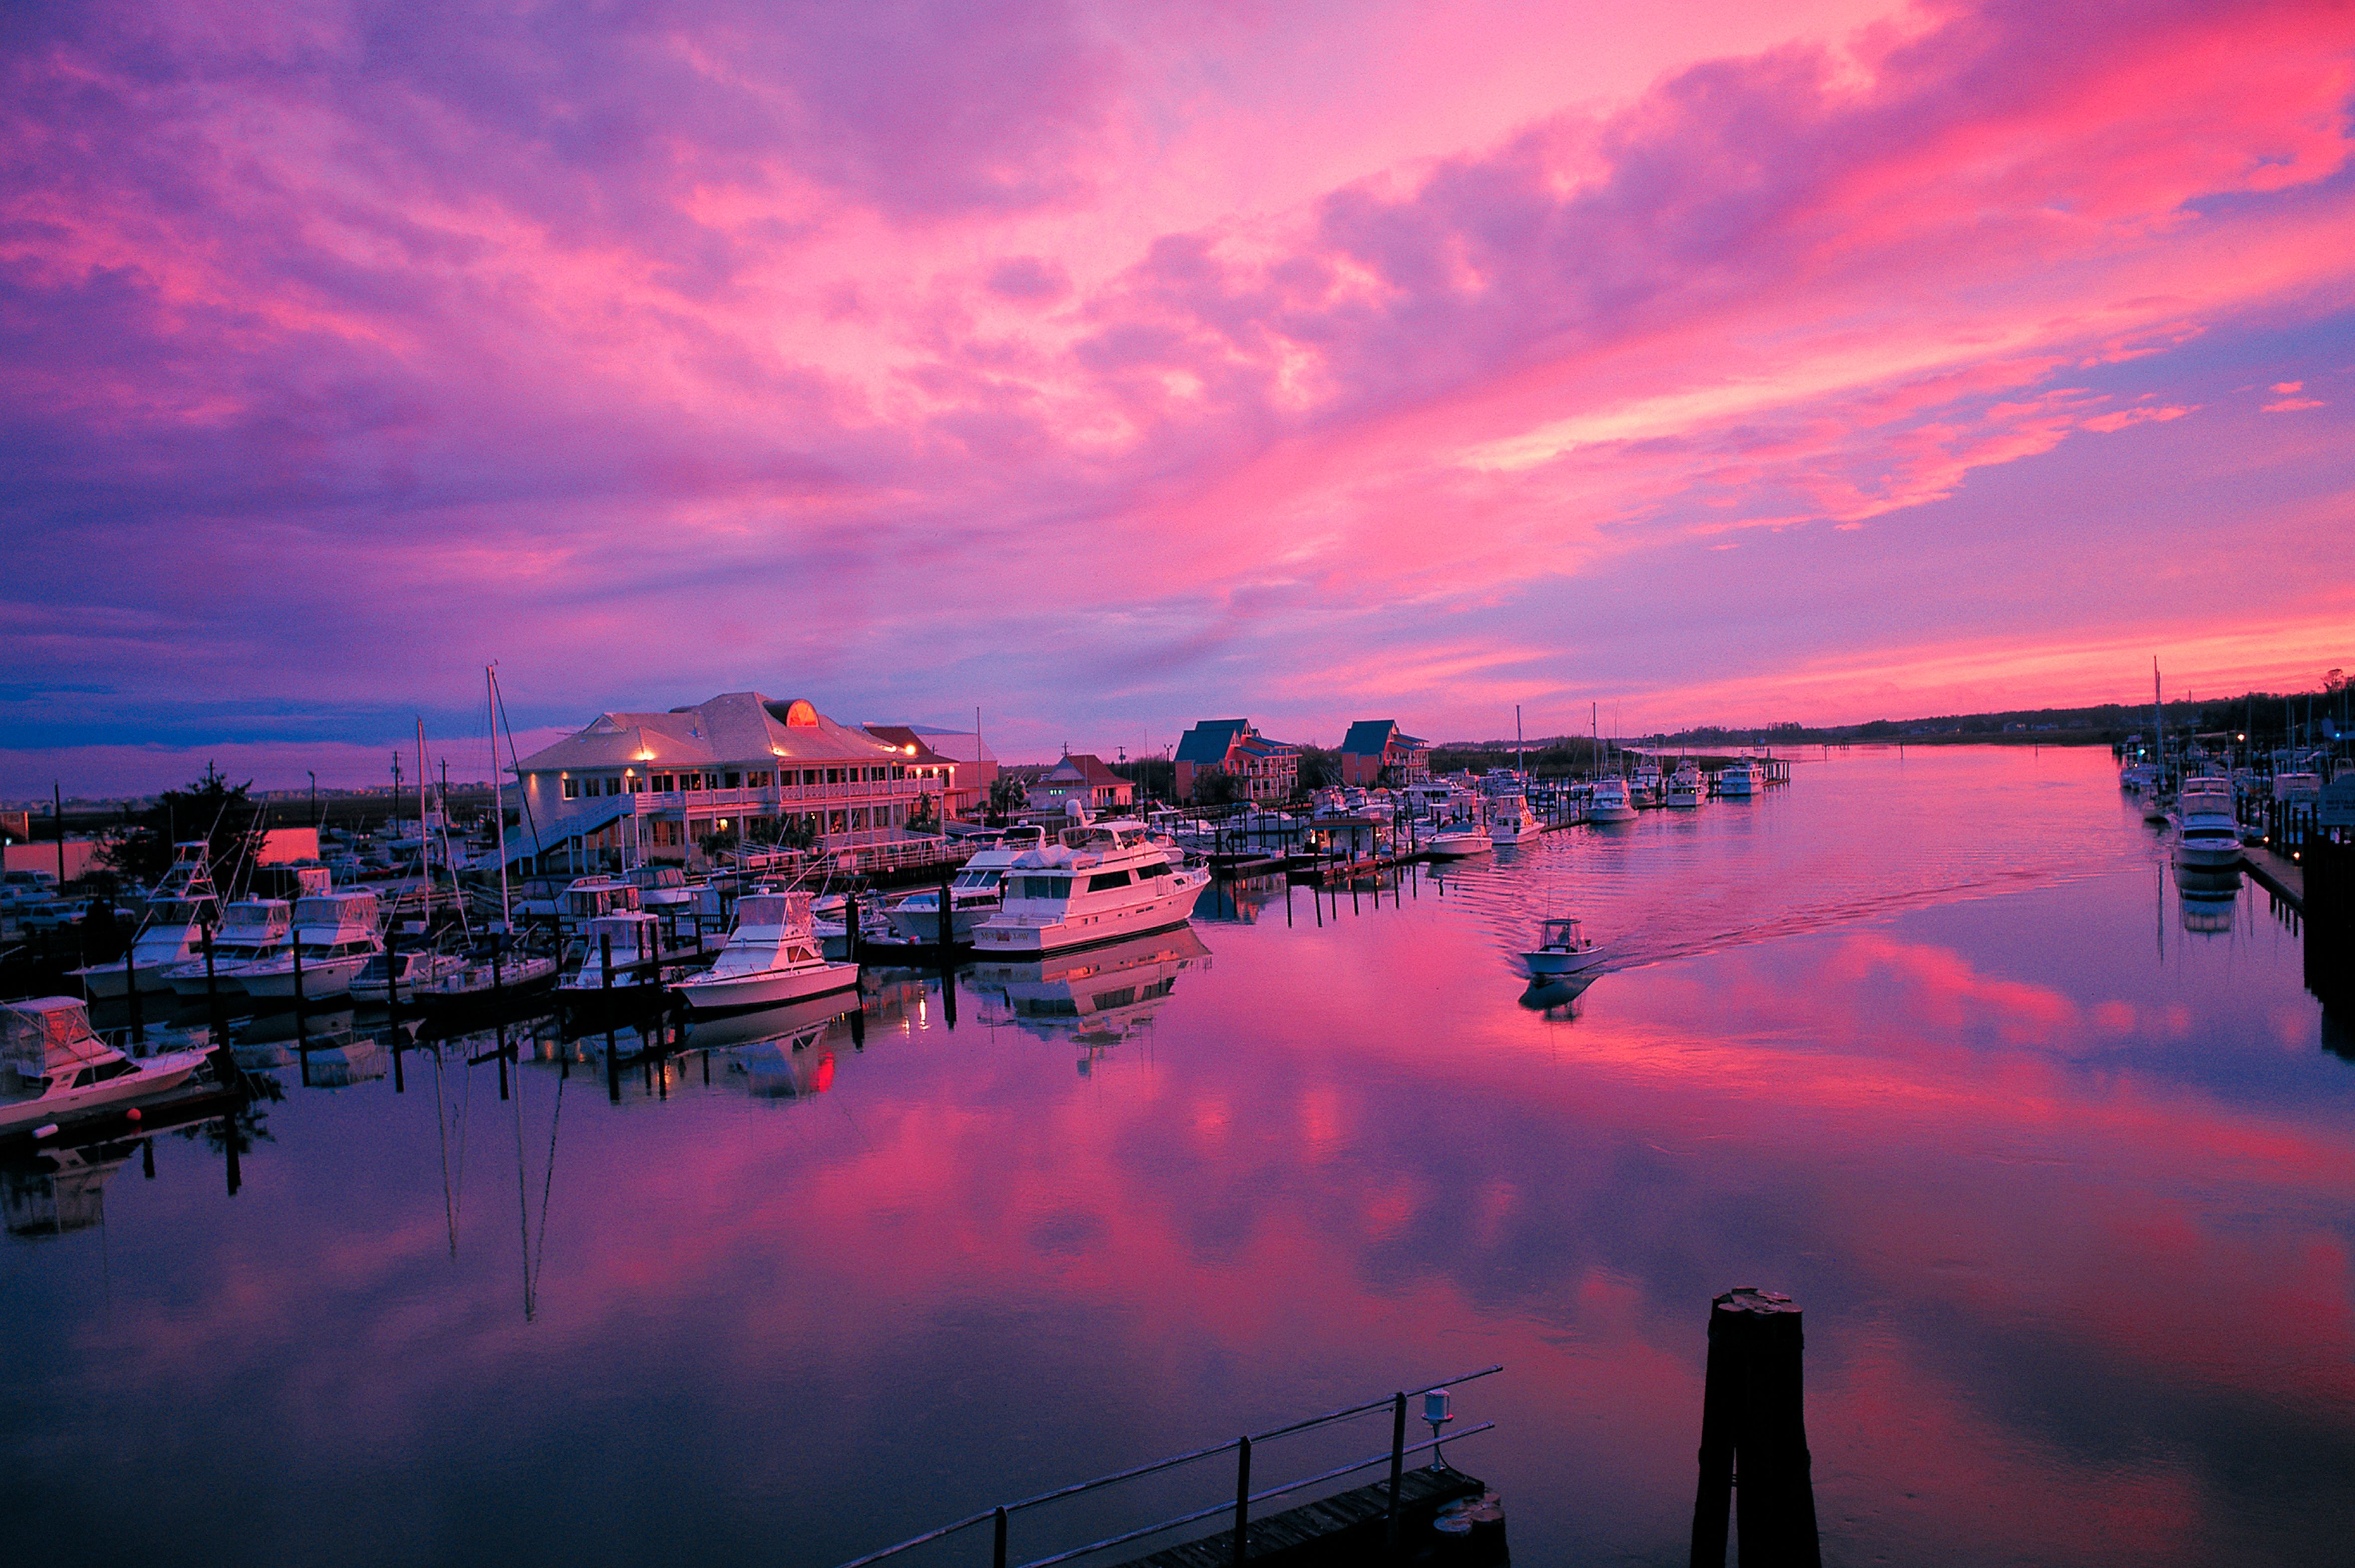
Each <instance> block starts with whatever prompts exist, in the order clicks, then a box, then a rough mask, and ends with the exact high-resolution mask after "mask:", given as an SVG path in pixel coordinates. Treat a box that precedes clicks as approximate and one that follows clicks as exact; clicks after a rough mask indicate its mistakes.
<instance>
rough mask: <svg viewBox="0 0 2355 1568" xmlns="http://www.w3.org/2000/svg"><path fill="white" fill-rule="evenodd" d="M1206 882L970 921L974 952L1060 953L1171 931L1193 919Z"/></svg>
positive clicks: (995, 955)
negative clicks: (1101, 904)
mask: <svg viewBox="0 0 2355 1568" xmlns="http://www.w3.org/2000/svg"><path fill="white" fill-rule="evenodd" d="M1209 885H1210V880H1209V878H1208V877H1204V878H1202V879H1201V880H1199V881H1198V882H1196V883H1194V885H1193V886H1191V887H1186V888H1179V889H1177V890H1174V891H1170V892H1168V893H1165V894H1163V895H1162V896H1161V897H1159V898H1156V899H1150V900H1147V901H1145V902H1143V903H1135V904H1131V905H1129V906H1127V907H1126V908H1125V909H1119V910H1106V911H1103V912H1101V913H1097V914H1085V915H1080V916H1077V917H1076V918H1071V919H1066V920H1055V921H1045V920H1034V919H1028V918H1013V919H1009V918H1008V917H1007V916H1005V915H1003V914H1000V915H997V916H995V917H993V918H991V919H989V920H986V921H983V922H981V923H978V924H976V925H975V927H974V931H973V947H974V954H975V956H976V957H983V956H986V957H991V958H1003V957H1008V956H1030V957H1036V956H1038V955H1040V954H1043V953H1062V952H1067V951H1069V950H1070V949H1071V948H1074V947H1093V946H1095V945H1097V944H1100V943H1106V942H1119V941H1122V940H1124V939H1125V938H1127V937H1131V936H1148V935H1151V934H1152V933H1155V932H1159V931H1173V930H1175V929H1177V927H1178V926H1181V925H1184V924H1185V923H1187V922H1188V921H1189V920H1191V919H1193V917H1194V904H1195V902H1196V901H1198V900H1199V899H1200V898H1201V896H1202V892H1203V890H1204V889H1206V888H1208V887H1209Z"/></svg>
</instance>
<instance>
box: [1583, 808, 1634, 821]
mask: <svg viewBox="0 0 2355 1568" xmlns="http://www.w3.org/2000/svg"><path fill="white" fill-rule="evenodd" d="M1640 815H1642V814H1641V813H1639V812H1638V811H1636V808H1635V807H1634V806H1632V805H1598V806H1590V807H1588V808H1587V813H1586V820H1587V821H1589V822H1633V821H1635V820H1636V817H1637V816H1640Z"/></svg>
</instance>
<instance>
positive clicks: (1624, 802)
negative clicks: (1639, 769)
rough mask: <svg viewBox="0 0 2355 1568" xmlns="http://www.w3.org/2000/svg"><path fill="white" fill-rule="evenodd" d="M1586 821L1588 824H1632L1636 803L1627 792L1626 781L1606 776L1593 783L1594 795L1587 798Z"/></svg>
mask: <svg viewBox="0 0 2355 1568" xmlns="http://www.w3.org/2000/svg"><path fill="white" fill-rule="evenodd" d="M1586 820H1587V821H1589V822H1633V821H1635V820H1636V802H1635V799H1634V797H1633V796H1632V795H1629V794H1628V792H1627V781H1626V780H1625V779H1623V778H1619V777H1616V776H1614V775H1606V776H1604V777H1603V778H1599V779H1596V780H1595V781H1594V793H1593V795H1590V796H1588V797H1587V802H1586Z"/></svg>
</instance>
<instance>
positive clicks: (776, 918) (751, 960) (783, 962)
mask: <svg viewBox="0 0 2355 1568" xmlns="http://www.w3.org/2000/svg"><path fill="white" fill-rule="evenodd" d="M856 985H858V965H856V964H829V963H827V962H826V957H825V955H823V954H822V953H820V952H819V951H818V943H817V936H816V934H815V933H814V932H813V931H812V930H811V929H810V901H809V895H808V894H807V893H747V894H745V895H744V896H743V897H742V898H741V899H739V900H737V901H736V928H735V929H734V930H733V931H730V933H728V945H727V946H726V947H724V948H722V949H721V950H720V953H719V957H718V958H717V959H716V960H714V961H713V963H712V965H711V967H710V968H709V969H706V970H704V971H703V972H702V973H701V974H699V975H695V976H689V977H688V978H687V979H686V980H683V981H681V982H680V983H679V987H678V992H679V995H681V996H682V997H686V998H687V1006H688V1007H690V1008H696V1009H698V1011H714V1010H717V1009H719V1008H773V1007H775V1006H777V1005H778V1004H779V1003H782V1002H797V1001H800V1000H802V999H803V998H804V997H822V996H825V995H826V993H827V992H829V991H845V990H848V989H849V988H850V987H853V986H856Z"/></svg>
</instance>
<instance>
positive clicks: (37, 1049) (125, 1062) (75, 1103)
mask: <svg viewBox="0 0 2355 1568" xmlns="http://www.w3.org/2000/svg"><path fill="white" fill-rule="evenodd" d="M204 1060H205V1053H204V1052H203V1051H164V1052H159V1053H158V1054H156V1055H155V1056H150V1057H147V1058H144V1060H140V1061H133V1060H132V1059H131V1058H130V1057H127V1056H125V1055H123V1052H121V1051H117V1050H115V1049H114V1048H113V1047H112V1046H111V1045H109V1044H107V1043H106V1042H105V1041H104V1040H101V1039H99V1038H98V1036H97V1035H96V1034H94V1033H93V1032H91V1027H90V1009H89V1007H88V1005H87V1004H85V1003H83V1002H82V1001H80V1000H79V999H78V998H76V997H34V998H31V999H30V1000H27V1001H22V1002H8V1003H5V1004H0V1133H17V1132H24V1131H27V1130H28V1129H30V1130H37V1129H39V1128H41V1127H43V1126H45V1125H49V1124H52V1123H55V1122H57V1121H58V1120H59V1119H60V1118H62V1117H68V1116H75V1115H85V1114H87V1113H89V1112H91V1111H97V1110H103V1109H105V1108H107V1107H109V1106H113V1105H121V1104H127V1103H129V1102H132V1101H136V1100H141V1099H144V1098H146V1097H147V1096H149V1095H152V1094H156V1093H162V1092H164V1091H165V1090H167V1089H176V1088H177V1087H179V1085H181V1084H182V1083H186V1081H187V1079H188V1077H189V1075H190V1074H191V1073H193V1072H196V1070H197V1068H198V1067H200V1066H201V1065H203V1063H204Z"/></svg>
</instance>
